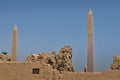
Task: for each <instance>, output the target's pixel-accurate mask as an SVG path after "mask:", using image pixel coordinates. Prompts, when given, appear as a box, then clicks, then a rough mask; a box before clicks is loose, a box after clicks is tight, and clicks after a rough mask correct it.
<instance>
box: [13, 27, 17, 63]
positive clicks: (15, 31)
mask: <svg viewBox="0 0 120 80" xmlns="http://www.w3.org/2000/svg"><path fill="white" fill-rule="evenodd" d="M17 53H18V29H17V25H15V26H14V29H13V41H12V61H17Z"/></svg>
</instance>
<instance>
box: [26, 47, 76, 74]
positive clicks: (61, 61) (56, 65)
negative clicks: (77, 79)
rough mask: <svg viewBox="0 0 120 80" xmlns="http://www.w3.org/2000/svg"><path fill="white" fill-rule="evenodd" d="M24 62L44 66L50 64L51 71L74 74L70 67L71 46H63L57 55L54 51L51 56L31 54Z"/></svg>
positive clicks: (46, 53)
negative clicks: (42, 64) (37, 63)
mask: <svg viewBox="0 0 120 80" xmlns="http://www.w3.org/2000/svg"><path fill="white" fill-rule="evenodd" d="M26 62H42V63H45V64H50V65H51V66H52V67H53V69H57V70H59V71H70V72H74V70H73V66H72V47H71V46H64V47H63V48H62V49H61V50H60V52H59V53H58V54H57V53H56V51H53V52H52V55H50V53H48V52H43V53H40V54H32V55H31V56H28V57H27V59H26Z"/></svg>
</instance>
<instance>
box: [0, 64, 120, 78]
mask: <svg viewBox="0 0 120 80" xmlns="http://www.w3.org/2000/svg"><path fill="white" fill-rule="evenodd" d="M0 80H120V70H105V71H103V72H93V73H89V72H68V71H61V72H59V71H56V70H55V69H53V68H52V67H51V66H50V65H49V64H42V63H38V62H34V63H31V62H4V63H2V62H1V63H0Z"/></svg>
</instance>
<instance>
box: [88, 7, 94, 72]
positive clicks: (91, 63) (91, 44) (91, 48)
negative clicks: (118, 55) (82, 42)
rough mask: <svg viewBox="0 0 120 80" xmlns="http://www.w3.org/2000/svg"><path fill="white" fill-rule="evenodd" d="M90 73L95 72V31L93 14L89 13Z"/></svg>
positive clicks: (90, 11)
mask: <svg viewBox="0 0 120 80" xmlns="http://www.w3.org/2000/svg"><path fill="white" fill-rule="evenodd" d="M87 69H88V72H94V31H93V13H92V10H91V9H90V10H89V12H88V63H87Z"/></svg>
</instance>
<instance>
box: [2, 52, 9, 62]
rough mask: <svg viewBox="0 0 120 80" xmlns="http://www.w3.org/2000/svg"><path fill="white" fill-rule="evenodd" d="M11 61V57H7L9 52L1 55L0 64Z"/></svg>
mask: <svg viewBox="0 0 120 80" xmlns="http://www.w3.org/2000/svg"><path fill="white" fill-rule="evenodd" d="M5 61H11V56H8V55H7V52H2V53H1V54H0V62H5Z"/></svg>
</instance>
